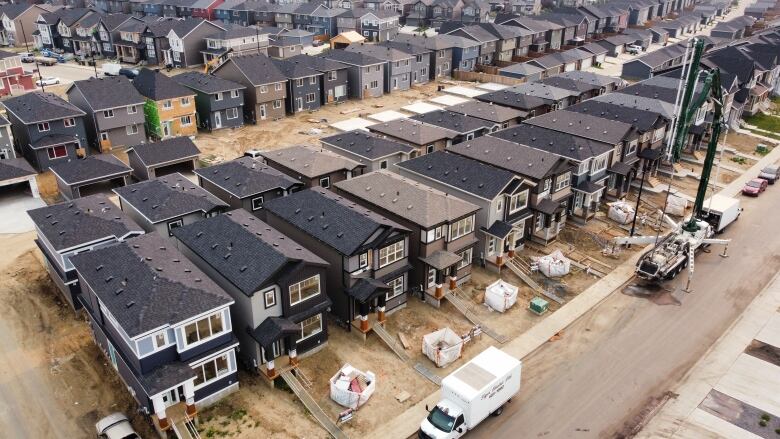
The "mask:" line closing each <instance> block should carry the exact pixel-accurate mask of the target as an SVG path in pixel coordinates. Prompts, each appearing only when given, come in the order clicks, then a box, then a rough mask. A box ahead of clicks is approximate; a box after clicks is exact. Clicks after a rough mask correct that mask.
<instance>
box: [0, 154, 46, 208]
mask: <svg viewBox="0 0 780 439" xmlns="http://www.w3.org/2000/svg"><path fill="white" fill-rule="evenodd" d="M36 175H38V173H37V172H36V171H35V169H33V168H32V166H30V164H29V163H27V160H25V159H23V158H16V159H4V160H0V188H3V189H5V188H8V187H9V186H29V187H30V193H31V194H32V196H33V197H34V198H40V197H41V196H40V194H39V193H38V183H37V182H36V180H35V176H36ZM0 190H2V189H0Z"/></svg>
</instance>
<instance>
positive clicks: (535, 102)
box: [475, 89, 550, 111]
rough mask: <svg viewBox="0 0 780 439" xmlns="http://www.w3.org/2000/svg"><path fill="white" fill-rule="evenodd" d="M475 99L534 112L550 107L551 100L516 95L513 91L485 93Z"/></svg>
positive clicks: (520, 94)
mask: <svg viewBox="0 0 780 439" xmlns="http://www.w3.org/2000/svg"><path fill="white" fill-rule="evenodd" d="M475 99H477V100H480V101H483V102H492V103H494V104H498V105H503V106H506V107H511V108H517V109H519V110H523V111H532V110H535V109H537V108H539V107H543V106H545V105H550V100H546V99H542V98H540V97H537V96H532V95H527V94H522V93H516V92H514V91H512V90H511V89H504V90H499V91H494V92H491V93H485V94H481V95H479V96H477V97H476V98H475Z"/></svg>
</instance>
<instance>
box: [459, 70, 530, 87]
mask: <svg viewBox="0 0 780 439" xmlns="http://www.w3.org/2000/svg"><path fill="white" fill-rule="evenodd" d="M452 77H453V78H454V79H455V80H458V81H476V82H495V83H497V84H503V85H518V84H523V83H524V82H525V79H520V78H510V77H508V76H501V75H491V74H489V73H482V72H463V71H460V70H454V71H453V72H452Z"/></svg>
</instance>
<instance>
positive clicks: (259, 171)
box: [195, 157, 301, 198]
mask: <svg viewBox="0 0 780 439" xmlns="http://www.w3.org/2000/svg"><path fill="white" fill-rule="evenodd" d="M195 173H196V174H197V175H198V176H199V177H201V178H203V179H204V180H208V181H210V182H211V183H213V184H215V185H217V186H218V187H220V188H221V189H223V190H224V191H226V192H228V193H229V194H231V195H233V196H235V197H237V198H246V197H249V196H252V195H256V194H260V193H263V192H267V191H270V190H274V189H279V190H282V189H285V190H289V189H290V188H292V187H295V186H298V185H300V184H301V183H300V182H299V181H297V180H295V179H294V178H292V177H289V176H287V175H285V174H283V173H282V172H280V171H277V170H276V169H273V168H271V167H269V166H268V165H266V164H263V163H262V162H261V161H259V160H255V159H253V158H250V157H242V158H240V159H236V160H232V161H229V162H225V163H220V164H218V165H214V166H209V167H208V168H200V169H196V170H195Z"/></svg>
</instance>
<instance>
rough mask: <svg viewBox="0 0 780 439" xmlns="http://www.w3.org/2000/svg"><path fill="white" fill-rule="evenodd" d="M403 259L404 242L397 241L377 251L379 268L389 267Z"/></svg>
mask: <svg viewBox="0 0 780 439" xmlns="http://www.w3.org/2000/svg"><path fill="white" fill-rule="evenodd" d="M403 257H404V241H403V240H401V241H398V242H395V243H393V244H390V245H388V246H387V247H384V248H381V249H379V268H382V267H384V266H387V265H390V264H392V263H393V262H396V261H399V260H401V259H403Z"/></svg>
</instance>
